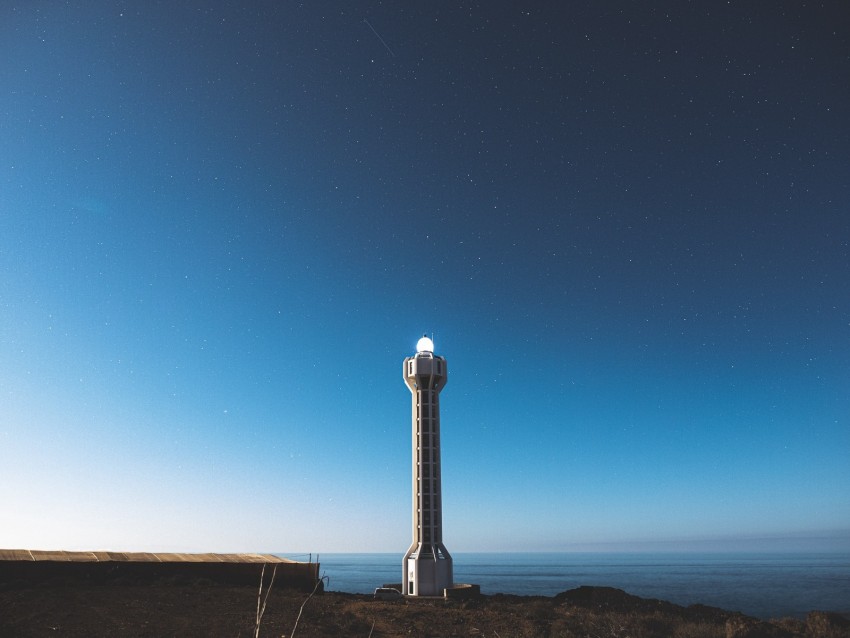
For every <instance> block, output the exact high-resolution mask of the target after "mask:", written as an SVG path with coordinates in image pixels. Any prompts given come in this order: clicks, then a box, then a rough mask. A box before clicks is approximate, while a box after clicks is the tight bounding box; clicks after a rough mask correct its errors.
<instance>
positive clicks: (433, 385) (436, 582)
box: [402, 336, 453, 596]
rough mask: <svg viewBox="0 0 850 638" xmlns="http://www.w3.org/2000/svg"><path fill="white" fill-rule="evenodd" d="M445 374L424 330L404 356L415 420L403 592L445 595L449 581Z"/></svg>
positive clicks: (451, 581) (451, 583)
mask: <svg viewBox="0 0 850 638" xmlns="http://www.w3.org/2000/svg"><path fill="white" fill-rule="evenodd" d="M447 379H448V369H447V366H446V360H445V359H444V358H443V357H438V356H436V355H435V354H434V342H433V341H432V340H431V339H429V338H428V337H427V336H423V337H422V338H421V339H420V340H419V341H418V342H417V344H416V354H415V355H414V356H412V357H407V358H406V359H405V360H404V382H405V383H406V384H407V387H408V388H410V392H411V394H412V421H413V455H412V457H413V542H412V543H411V545H410V549H408V550H407V553H406V554H405V555H404V561H403V566H402V569H403V576H402V578H403V581H402V582H403V583H404V586H403V587H404V593H405V594H406V595H407V596H443V595H444V593H445V590H446V589H447V588H451V587H452V585H453V575H452V557H451V555H450V554H449V552H448V551H447V550H446V547H445V545H443V503H442V490H441V485H440V390H442V389H443V386H445V385H446V380H447Z"/></svg>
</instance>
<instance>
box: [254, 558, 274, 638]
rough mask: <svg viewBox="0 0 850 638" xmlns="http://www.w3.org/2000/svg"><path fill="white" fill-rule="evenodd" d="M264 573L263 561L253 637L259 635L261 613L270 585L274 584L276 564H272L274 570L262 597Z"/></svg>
mask: <svg viewBox="0 0 850 638" xmlns="http://www.w3.org/2000/svg"><path fill="white" fill-rule="evenodd" d="M265 574H266V564H265V563H263V570H262V571H261V572H260V591H259V592H258V593H257V621H256V623H255V624H254V638H259V637H260V623H261V622H262V620H263V614H264V613H266V603H267V602H268V600H269V594H270V593H271V591H272V585H274V577H275V576H277V565H275V566H274V570H273V571H272V579H271V581H270V582H269V586H268V588H267V589H266V595H265V597H263V576H265ZM261 600H262V603H263V604H262V607H261V606H260V601H261Z"/></svg>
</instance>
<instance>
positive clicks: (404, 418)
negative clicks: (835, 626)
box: [0, 0, 850, 554]
mask: <svg viewBox="0 0 850 638" xmlns="http://www.w3.org/2000/svg"><path fill="white" fill-rule="evenodd" d="M241 4H242V3H235V2H234V3H228V2H221V1H219V0H208V1H205V2H195V1H187V2H178V3H174V2H155V1H151V2H142V3H131V2H121V1H112V2H107V1H105V0H90V1H87V2H59V1H52V2H49V1H35V0H33V1H26V0H24V1H23V2H19V3H17V4H16V5H14V6H10V3H4V5H3V8H0V503H2V507H0V547H21V548H40V549H51V548H59V549H115V550H124V551H133V550H137V551H140V550H154V549H156V550H174V551H178V550H183V551H278V552H295V551H312V552H331V551H392V552H395V551H397V552H399V554H401V553H403V552H404V550H405V549H406V548H407V545H408V544H409V542H410V538H411V532H410V518H411V512H410V462H411V461H410V434H411V433H410V393H409V391H408V389H407V388H406V386H405V384H404V381H403V379H402V360H403V358H404V357H405V356H409V355H411V354H412V353H413V352H414V346H415V344H416V341H417V339H418V338H419V337H420V336H421V335H422V334H423V333H426V332H427V333H428V334H429V335H431V334H433V335H434V341H435V344H436V350H437V353H438V354H440V355H442V356H444V357H446V359H447V361H448V366H449V382H448V384H447V386H446V388H445V390H444V391H443V393H442V435H443V436H442V442H443V500H444V513H443V519H444V534H445V543H446V546H447V547H448V549H449V551H475V550H481V551H488V550H508V551H524V550H572V549H594V548H597V549H598V548H602V549H605V548H639V547H652V548H654V549H658V548H676V547H689V548H690V547H693V548H706V547H715V546H722V547H725V548H730V547H733V548H738V547H745V546H746V547H748V548H753V547H755V548H777V547H782V548H799V547H805V548H835V547H841V548H843V549H845V550H846V549H848V548H850V463H848V458H850V371H848V362H850V218H848V214H849V213H850V37H848V32H847V29H846V25H847V24H848V19H850V15H849V14H848V9H847V5H846V3H844V2H839V1H835V2H824V3H821V2H797V1H793V2H792V1H781V0H780V1H777V2H771V3H761V4H759V3H752V2H699V3H697V2H681V1H680V0H677V1H672V0H671V1H669V2H590V1H579V2H564V3H554V2H553V3H532V4H531V5H528V6H523V5H522V3H514V2H496V3H492V2H481V3H475V2H463V3H460V2H442V1H437V2H428V3H406V2H404V3H403V2H399V3H387V2H380V1H374V2H360V1H356V2H351V3H338V2H322V1H318V2H315V1H311V2H304V3H296V2H271V1H269V2H253V3H249V4H250V7H248V8H246V7H243V6H241ZM544 4H545V5H558V6H543V5H544ZM340 7H343V8H340Z"/></svg>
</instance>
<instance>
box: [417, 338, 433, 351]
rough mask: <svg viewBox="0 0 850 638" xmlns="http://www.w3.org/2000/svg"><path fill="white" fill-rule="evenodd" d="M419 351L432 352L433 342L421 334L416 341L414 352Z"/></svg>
mask: <svg viewBox="0 0 850 638" xmlns="http://www.w3.org/2000/svg"><path fill="white" fill-rule="evenodd" d="M421 352H431V353H433V352H434V342H433V341H431V339H429V338H428V337H427V336H425V335H422V338H421V339H420V340H419V341H417V342H416V353H417V354H419V353H421Z"/></svg>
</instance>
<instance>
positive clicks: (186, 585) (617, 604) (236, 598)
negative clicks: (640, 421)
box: [0, 578, 850, 638]
mask: <svg viewBox="0 0 850 638" xmlns="http://www.w3.org/2000/svg"><path fill="white" fill-rule="evenodd" d="M257 594H258V591H257V588H256V587H248V586H239V587H234V586H230V585H222V584H219V583H214V582H211V581H209V580H207V579H197V578H195V579H191V580H187V579H173V578H171V579H164V580H161V581H157V582H146V583H143V584H139V583H133V582H119V583H106V584H92V583H88V582H84V581H73V580H68V579H65V580H59V581H54V582H48V583H44V584H40V585H37V586H13V585H10V584H6V585H5V586H3V587H2V588H0V635H2V636H17V637H22V638H28V637H41V636H64V637H71V638H78V637H79V638H81V637H83V636H128V637H136V636H138V637H141V636H166V635H179V636H199V637H200V636H249V635H253V634H254V627H255V620H256V611H257V597H258V596H257ZM302 606H303V610H302ZM299 610H302V611H301V617H300V620H298V626H297V636H298V637H299V638H309V637H314V636H315V637H318V636H363V637H364V638H366V637H367V636H372V638H379V637H381V636H384V637H392V638H395V637H402V636H404V637H410V636H422V637H424V636H501V637H502V638H506V637H507V636H514V637H520V636H522V637H529V638H531V637H536V636H550V637H554V636H564V637H567V638H568V637H578V636H597V635H605V636H612V637H613V638H618V637H623V638H625V637H626V636H629V637H631V638H641V637H643V638H649V637H653V636H680V637H682V638H688V637H692V638H713V637H717V638H744V637H750V638H752V637H754V636H772V637H774V638H804V637H805V638H815V637H819V638H827V637H829V638H841V637H844V636H847V637H850V619H848V618H847V617H846V616H843V615H840V614H836V613H829V612H821V611H813V612H810V613H809V614H808V615H807V616H806V619H805V620H799V619H792V618H785V619H776V620H771V621H762V620H759V619H756V618H752V617H748V616H745V615H743V614H740V613H737V612H734V611H727V610H724V609H719V608H716V607H708V606H705V605H691V606H688V607H683V606H680V605H675V604H673V603H669V602H666V601H662V600H655V599H647V598H639V597H637V596H633V595H630V594H628V593H626V592H624V591H622V590H618V589H613V588H608V587H579V588H576V589H571V590H568V591H565V592H561V593H559V594H557V595H555V596H517V595H508V594H491V595H482V596H480V597H477V598H474V599H470V600H466V601H443V600H433V599H430V600H415V599H414V600H410V599H408V600H400V601H392V602H390V601H376V600H373V598H372V596H369V595H364V594H348V593H342V592H335V591H328V592H321V593H317V594H316V595H314V596H312V597H309V594H306V593H305V592H303V591H298V590H294V589H284V588H274V587H273V588H272V591H271V593H270V595H269V598H268V600H267V604H266V610H265V614H264V616H263V618H262V622H261V627H260V628H261V631H260V635H261V636H287V637H289V636H291V634H292V630H293V627H294V624H295V622H296V619H297V618H298V617H299Z"/></svg>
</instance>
